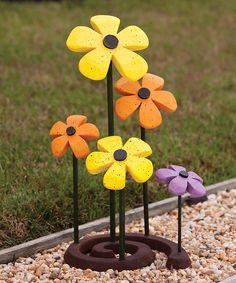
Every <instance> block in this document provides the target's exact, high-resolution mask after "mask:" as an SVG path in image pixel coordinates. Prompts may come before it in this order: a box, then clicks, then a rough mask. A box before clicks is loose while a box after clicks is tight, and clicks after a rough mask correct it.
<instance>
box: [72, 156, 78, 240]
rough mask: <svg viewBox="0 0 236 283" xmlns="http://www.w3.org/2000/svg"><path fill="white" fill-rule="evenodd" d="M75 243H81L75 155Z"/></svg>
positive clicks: (75, 159) (74, 158)
mask: <svg viewBox="0 0 236 283" xmlns="http://www.w3.org/2000/svg"><path fill="white" fill-rule="evenodd" d="M73 201H74V242H75V243H78V242H79V208H78V201H79V198H78V160H77V158H76V157H75V155H74V154H73Z"/></svg>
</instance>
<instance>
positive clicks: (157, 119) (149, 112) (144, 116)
mask: <svg viewBox="0 0 236 283" xmlns="http://www.w3.org/2000/svg"><path fill="white" fill-rule="evenodd" d="M138 117H139V124H140V125H141V126H142V127H143V128H145V129H153V128H156V127H158V126H159V125H160V124H161V122H162V118H161V113H160V111H159V110H158V108H157V107H156V105H155V104H154V102H153V101H152V100H151V99H147V100H146V101H144V102H143V103H142V104H141V106H140V109H139V114H138Z"/></svg>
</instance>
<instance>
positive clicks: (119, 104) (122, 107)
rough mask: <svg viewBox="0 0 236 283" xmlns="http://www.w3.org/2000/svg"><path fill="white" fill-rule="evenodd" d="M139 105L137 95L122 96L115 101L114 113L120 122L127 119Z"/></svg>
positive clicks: (139, 101) (139, 100)
mask: <svg viewBox="0 0 236 283" xmlns="http://www.w3.org/2000/svg"><path fill="white" fill-rule="evenodd" d="M140 104H141V99H140V98H139V97H138V96H137V95H129V96H123V97H121V98H119V99H117V100H116V103H115V112H116V115H117V116H118V117H119V118H120V119H121V120H126V119H128V118H129V117H130V116H131V115H132V114H133V113H134V111H135V110H137V108H138V107H139V105H140Z"/></svg>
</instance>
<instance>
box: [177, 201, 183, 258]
mask: <svg viewBox="0 0 236 283" xmlns="http://www.w3.org/2000/svg"><path fill="white" fill-rule="evenodd" d="M181 210H182V198H181V196H178V252H179V253H180V252H181V225H182V224H181Z"/></svg>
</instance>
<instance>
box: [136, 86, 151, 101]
mask: <svg viewBox="0 0 236 283" xmlns="http://www.w3.org/2000/svg"><path fill="white" fill-rule="evenodd" d="M138 96H139V97H140V98H142V99H147V98H148V97H149V96H150V90H149V89H148V88H146V87H141V88H140V89H139V91H138Z"/></svg>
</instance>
